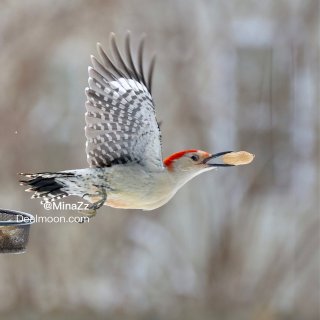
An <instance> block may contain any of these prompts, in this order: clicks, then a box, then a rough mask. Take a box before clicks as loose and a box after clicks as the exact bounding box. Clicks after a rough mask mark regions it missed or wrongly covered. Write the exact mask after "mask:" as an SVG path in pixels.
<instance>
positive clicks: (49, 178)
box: [19, 172, 74, 202]
mask: <svg viewBox="0 0 320 320" xmlns="http://www.w3.org/2000/svg"><path fill="white" fill-rule="evenodd" d="M20 176H24V177H26V178H28V180H19V182H20V184H21V185H25V186H29V188H28V189H26V191H28V192H34V194H33V195H32V197H31V198H43V201H42V202H51V201H55V200H57V199H61V198H64V197H67V196H68V195H69V194H68V192H67V191H66V190H65V189H64V188H65V185H64V184H63V183H62V182H61V180H58V179H61V178H62V179H63V178H69V177H73V176H74V173H71V172H42V173H31V174H30V173H20Z"/></svg>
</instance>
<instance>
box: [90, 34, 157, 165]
mask: <svg viewBox="0 0 320 320" xmlns="http://www.w3.org/2000/svg"><path fill="white" fill-rule="evenodd" d="M111 46H112V49H113V53H114V56H115V59H113V60H112V59H110V58H109V56H108V55H107V54H106V53H105V52H104V51H103V49H102V47H101V46H100V44H98V52H99V55H100V61H98V60H97V59H96V58H95V57H93V56H92V57H91V59H92V64H93V68H92V67H89V88H87V89H86V95H87V102H86V108H87V112H86V127H85V132H86V137H87V144H86V152H87V159H88V162H89V165H90V166H93V167H105V166H111V165H113V164H120V163H128V162H136V163H141V164H144V165H146V166H149V167H153V168H154V167H162V166H163V164H162V155H161V141H160V140H161V138H160V130H159V126H158V123H157V120H156V115H155V109H154V104H153V101H152V96H151V80H152V71H153V66H154V59H153V60H152V62H151V65H150V68H149V72H148V77H147V79H146V78H145V75H144V70H143V40H142V41H141V42H140V46H139V52H138V57H139V63H138V67H136V65H135V64H134V62H133V58H132V55H131V49H130V37H129V34H128V35H127V38H126V59H123V58H122V56H121V54H120V51H119V49H118V47H117V45H116V41H115V37H114V35H113V34H112V35H111Z"/></svg>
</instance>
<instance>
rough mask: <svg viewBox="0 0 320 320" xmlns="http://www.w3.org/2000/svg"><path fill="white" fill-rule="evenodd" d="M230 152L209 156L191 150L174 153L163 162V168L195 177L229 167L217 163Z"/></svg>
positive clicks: (206, 153) (204, 152)
mask: <svg viewBox="0 0 320 320" xmlns="http://www.w3.org/2000/svg"><path fill="white" fill-rule="evenodd" d="M231 152H232V151H225V152H220V153H216V154H210V153H208V152H206V151H201V150H196V149H191V150H183V151H180V152H176V153H174V154H172V155H171V156H169V157H167V158H166V159H165V160H164V165H165V167H166V168H167V169H168V170H169V171H171V172H190V173H191V174H192V175H197V174H199V173H201V172H204V171H208V170H211V169H214V168H216V167H230V166H233V165H232V164H226V163H221V162H220V163H219V158H220V157H222V156H224V155H225V154H228V153H231Z"/></svg>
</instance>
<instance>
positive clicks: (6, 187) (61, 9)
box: [0, 0, 320, 320]
mask: <svg viewBox="0 0 320 320" xmlns="http://www.w3.org/2000/svg"><path fill="white" fill-rule="evenodd" d="M319 27H320V25H319V1H317V0H294V1H292V0H281V1H271V0H266V1H263V2H261V1H257V0H255V1H254V0H252V1H249V0H245V1H237V0H231V1H209V0H207V1H205V0H200V1H192V0H184V1H182V0H175V1H169V0H164V1H155V0H152V1H147V0H144V1H135V0H133V1H123V0H119V1H111V0H109V1H102V0H100V1H99V0H93V1H84V0H82V1H81V0H78V1H75V0H71V1H61V0H58V1H54V2H53V1H49V0H44V1H39V0H37V1H36V0H29V1H4V0H3V1H1V2H0V44H1V51H0V70H1V74H0V159H1V171H0V179H1V183H2V184H1V185H2V188H1V192H0V200H1V202H0V206H1V207H2V208H8V209H16V210H22V211H26V212H30V213H32V214H34V215H36V214H37V215H39V216H45V215H59V216H66V217H67V216H70V215H78V213H77V212H72V211H63V212H58V211H56V212H47V211H45V210H44V209H43V207H42V206H41V204H40V202H39V201H36V200H33V201H32V200H30V199H29V197H30V194H27V193H25V192H24V191H23V190H24V189H23V188H22V187H20V186H19V184H18V182H17V176H16V173H17V172H41V171H55V170H65V169H74V168H83V167H86V166H87V163H86V155H85V136H84V130H83V128H84V112H85V107H84V102H85V95H84V88H85V86H86V85H87V67H88V65H89V63H90V59H89V56H90V54H92V53H93V54H96V49H95V44H96V42H97V41H100V42H101V43H102V44H103V45H104V47H105V48H108V35H109V33H110V32H111V31H114V32H115V33H116V34H117V37H118V42H119V44H120V45H122V44H123V42H124V37H125V32H126V30H131V31H132V40H133V41H132V43H133V44H135V45H137V43H138V40H139V37H140V35H141V34H142V33H143V32H145V33H147V36H148V37H147V56H148V55H149V57H150V56H151V54H152V52H153V51H155V52H156V53H157V64H156V70H155V74H154V83H153V96H154V101H155V104H156V107H157V115H158V119H159V121H162V126H161V129H162V133H163V154H164V156H167V155H168V154H171V153H173V152H175V151H178V150H182V149H189V148H198V149H202V150H208V151H211V152H219V151H224V150H247V151H250V152H252V153H254V154H256V158H255V161H254V162H253V163H252V164H251V165H249V166H244V167H237V168H232V169H225V170H223V169H221V170H218V171H216V172H211V173H208V174H205V175H201V176H199V177H197V178H196V179H194V180H193V181H192V182H191V183H189V184H188V185H186V186H185V187H184V188H183V189H182V190H181V191H179V193H178V194H177V195H176V196H175V197H174V198H173V200H171V201H170V202H169V203H168V204H167V205H165V206H164V207H162V208H160V209H158V210H155V211H153V212H149V213H144V212H142V211H138V210H137V211H124V210H116V209H112V208H108V207H105V208H102V209H101V210H100V211H99V214H98V216H97V217H96V218H95V219H93V220H92V221H91V222H90V223H87V224H86V223H84V224H77V223H74V224H70V223H65V224H63V223H60V224H48V223H47V224H40V223H38V224H34V225H33V226H32V228H31V235H30V242H29V245H28V248H27V253H25V254H22V255H1V256H0V283H1V285H0V319H4V318H5V319H8V320H11V319H80V320H81V319H132V320H134V319H153V320H158V319H159V320H160V319H161V320H162V319H168V320H170V319H177V320H179V319H186V320H188V319H201V320H202V319H204V320H206V319H214V320H215V319H218V320H221V319H222V320H231V319H232V320H234V319H236V320H242V319H249V320H275V319H290V320H291V319H298V320H301V319H303V320H308V319H320V309H319V308H320V307H319V305H320V292H319V290H320V252H319V248H320V246H319V245H320V219H319V194H320V193H319V102H320V101H319V97H320V94H319V62H320V57H319ZM77 200H78V199H77Z"/></svg>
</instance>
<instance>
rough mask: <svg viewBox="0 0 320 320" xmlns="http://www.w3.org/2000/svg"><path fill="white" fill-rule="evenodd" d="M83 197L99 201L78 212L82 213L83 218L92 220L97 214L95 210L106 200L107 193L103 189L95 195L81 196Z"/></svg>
mask: <svg viewBox="0 0 320 320" xmlns="http://www.w3.org/2000/svg"><path fill="white" fill-rule="evenodd" d="M85 196H89V197H100V200H98V201H96V202H94V203H92V204H90V205H89V206H88V207H87V208H86V209H85V210H80V211H79V212H80V213H82V214H83V215H84V216H86V217H88V218H90V219H91V218H93V217H94V216H95V215H96V214H97V210H98V209H100V208H101V207H102V206H103V205H104V203H105V202H106V200H107V193H106V191H105V190H104V189H100V190H99V191H98V192H97V193H96V194H89V193H86V194H84V195H83V196H82V198H84V197H85Z"/></svg>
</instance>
